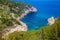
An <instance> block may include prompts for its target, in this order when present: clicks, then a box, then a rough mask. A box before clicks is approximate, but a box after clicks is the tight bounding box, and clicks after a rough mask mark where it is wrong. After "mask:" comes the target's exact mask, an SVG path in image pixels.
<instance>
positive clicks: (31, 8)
mask: <svg viewBox="0 0 60 40" xmlns="http://www.w3.org/2000/svg"><path fill="white" fill-rule="evenodd" d="M23 10H24V12H23V13H22V14H21V16H20V17H18V18H17V19H22V18H23V17H24V16H26V15H27V14H29V13H30V12H37V9H36V8H35V7H33V6H32V7H28V6H26V8H25V9H23Z"/></svg>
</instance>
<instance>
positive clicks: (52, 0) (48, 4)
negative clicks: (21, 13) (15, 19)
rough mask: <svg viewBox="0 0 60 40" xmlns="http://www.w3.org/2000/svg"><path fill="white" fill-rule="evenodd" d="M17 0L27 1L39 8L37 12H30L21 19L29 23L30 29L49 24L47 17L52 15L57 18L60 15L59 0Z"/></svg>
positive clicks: (20, 0) (18, 0) (19, 0)
mask: <svg viewBox="0 0 60 40" xmlns="http://www.w3.org/2000/svg"><path fill="white" fill-rule="evenodd" d="M14 1H17V2H25V3H27V4H30V5H32V6H34V7H35V8H37V10H38V11H37V12H36V13H29V14H27V15H26V16H25V17H24V18H22V19H21V21H23V22H24V23H26V24H27V26H28V30H36V29H38V28H40V27H41V26H45V25H47V19H48V18H49V17H51V16H54V17H55V18H56V17H58V16H60V1H59V0H57V1H56V0H49V1H48V0H44V1H42V0H14Z"/></svg>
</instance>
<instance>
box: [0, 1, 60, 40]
mask: <svg viewBox="0 0 60 40" xmlns="http://www.w3.org/2000/svg"><path fill="white" fill-rule="evenodd" d="M26 5H27V4H25V3H21V2H20V3H18V2H12V1H11V0H0V40H5V39H2V30H3V29H5V28H7V27H13V26H14V23H15V24H19V25H21V24H20V23H19V21H17V20H16V19H15V18H17V17H18V16H20V15H21V14H22V12H24V10H23V9H24V8H25V6H26ZM11 13H13V14H14V17H15V18H13V17H12V14H11ZM6 40H60V17H58V18H57V20H56V22H55V23H54V24H53V25H51V26H49V25H48V26H45V27H41V28H40V29H38V30H32V31H30V32H14V33H11V34H9V35H8V37H7V38H6Z"/></svg>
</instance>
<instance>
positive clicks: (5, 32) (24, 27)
mask: <svg viewBox="0 0 60 40" xmlns="http://www.w3.org/2000/svg"><path fill="white" fill-rule="evenodd" d="M20 23H21V25H18V24H15V27H9V28H6V29H4V30H3V33H2V34H3V36H2V38H7V36H8V34H10V33H13V32H15V31H17V32H20V31H27V25H26V24H25V23H23V22H21V21H20Z"/></svg>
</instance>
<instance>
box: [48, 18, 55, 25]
mask: <svg viewBox="0 0 60 40" xmlns="http://www.w3.org/2000/svg"><path fill="white" fill-rule="evenodd" d="M54 23H55V18H54V17H50V18H49V19H48V25H52V24H54Z"/></svg>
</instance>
